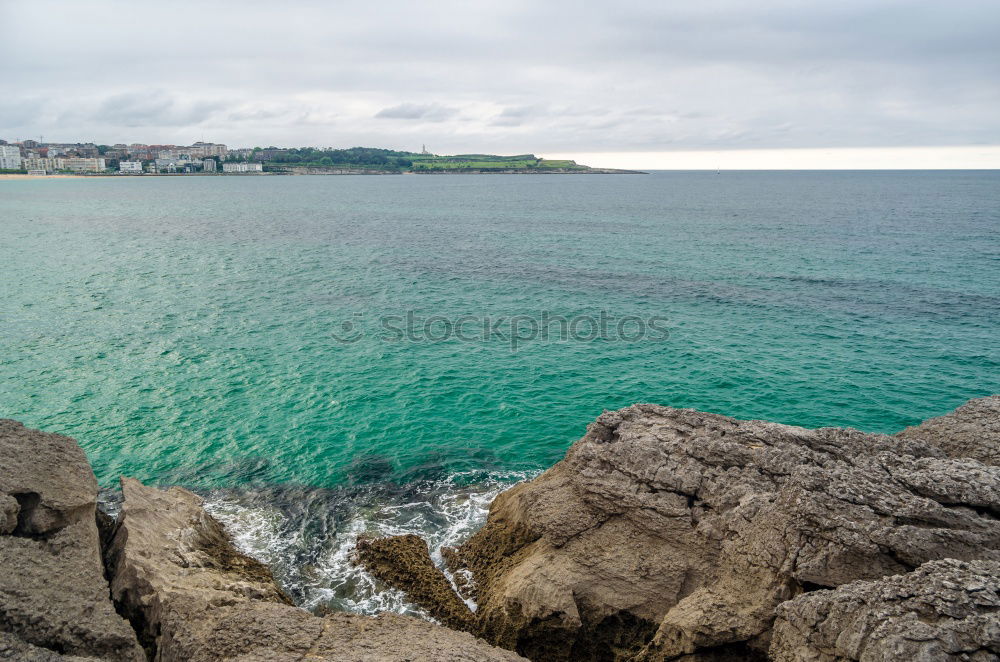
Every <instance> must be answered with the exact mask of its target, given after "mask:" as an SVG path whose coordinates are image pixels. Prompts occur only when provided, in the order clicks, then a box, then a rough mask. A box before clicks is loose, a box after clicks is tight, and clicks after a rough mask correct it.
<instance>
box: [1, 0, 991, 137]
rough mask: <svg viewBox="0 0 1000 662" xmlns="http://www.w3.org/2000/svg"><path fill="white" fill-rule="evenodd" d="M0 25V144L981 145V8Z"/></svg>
mask: <svg viewBox="0 0 1000 662" xmlns="http://www.w3.org/2000/svg"><path fill="white" fill-rule="evenodd" d="M0 22H2V23H4V24H10V25H44V26H45V30H44V48H39V43H40V42H39V39H41V37H39V34H38V31H35V30H15V31H12V32H11V34H9V35H7V36H6V38H5V39H4V40H0V58H3V61H4V62H5V63H7V64H8V66H7V67H6V68H5V70H4V86H5V90H4V99H3V101H2V102H0V137H3V138H12V137H17V136H25V135H38V134H41V133H44V134H45V135H46V136H47V137H51V138H52V139H66V140H70V139H93V140H98V141H103V142H117V141H119V140H125V141H132V140H141V141H150V142H168V141H172V140H185V139H190V136H191V135H192V134H194V135H196V136H197V137H199V138H201V137H203V138H205V139H209V140H219V141H223V142H227V143H231V144H235V145H253V144H278V143H283V144H295V145H304V144H323V145H355V144H372V145H381V146H387V147H402V148H419V146H420V144H421V143H424V142H426V143H427V144H428V145H431V144H433V145H434V149H435V151H438V152H446V151H455V152H461V151H466V152H474V151H488V150H489V151H500V152H509V153H517V152H524V151H537V152H544V151H557V150H558V151H601V150H613V151H625V150H657V149H724V148H747V147H851V146H893V145H902V146H905V145H963V144H965V145H968V144H981V143H993V144H995V143H997V142H1000V113H997V112H996V108H998V107H1000V40H997V39H996V38H995V36H996V34H1000V3H996V2H995V1H994V0H951V1H950V2H948V3H943V2H942V3H931V2H924V3H914V2H910V1H904V0H877V1H873V0H842V1H840V2H838V3H835V4H831V3H826V4H820V3H802V2H799V1H798V0H760V1H759V2H755V3H747V2H745V1H743V0H698V1H697V2H696V1H694V0H691V1H684V0H678V1H676V2H669V3H667V2H662V1H660V0H625V1H624V2H622V3H618V4H616V5H615V6H610V5H608V4H606V3H598V2H579V1H578V2H572V3H571V2H569V1H568V0H552V1H550V2H547V3H537V2H529V1H528V0H509V1H508V2H503V3H491V4H484V3H466V2H464V1H461V0H441V1H440V2H435V3H431V4H421V5H419V6H418V5H415V4H412V3H408V2H405V1H403V0H385V2H383V3H378V5H377V6H376V5H375V4H374V3H370V4H369V5H357V4H355V5H340V4H337V5H336V6H334V5H332V4H330V3H325V2H319V1H311V0H304V1H303V2H301V3H298V4H296V12H295V15H294V17H289V16H288V15H287V14H286V13H284V12H282V11H281V9H280V7H278V6H277V5H275V4H274V3H270V2H262V1H256V0H245V1H244V2H242V3H241V4H240V11H239V12H234V11H233V10H232V8H231V7H228V6H226V5H225V4H224V3H203V2H196V1H194V0H175V2H171V3H156V4H154V3H135V2H131V3H130V2H119V1H118V0H95V2H92V3H79V2H72V1H70V0H32V2H30V3H29V2H24V3H3V2H2V1H0ZM135 25H143V26H155V29H154V34H155V36H156V37H157V39H153V40H151V39H150V31H149V30H148V29H143V30H135V29H134V26H135ZM193 25H197V26H199V27H198V29H196V30H195V29H192V26H193ZM109 34H113V35H115V38H114V39H105V38H101V37H100V36H99V35H109ZM206 34H210V35H211V39H210V40H206V37H205V35H206ZM288 35H294V36H288ZM161 42H162V43H163V44H169V48H163V47H160V46H158V45H157V44H159V43H161ZM80 53H86V57H80ZM95 63H99V64H95Z"/></svg>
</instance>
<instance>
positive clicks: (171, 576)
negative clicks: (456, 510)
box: [109, 478, 521, 662]
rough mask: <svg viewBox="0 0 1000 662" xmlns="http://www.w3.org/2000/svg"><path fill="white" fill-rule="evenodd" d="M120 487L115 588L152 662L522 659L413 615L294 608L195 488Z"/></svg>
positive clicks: (127, 483)
mask: <svg viewBox="0 0 1000 662" xmlns="http://www.w3.org/2000/svg"><path fill="white" fill-rule="evenodd" d="M122 492H123V495H124V504H123V508H122V515H121V519H120V521H119V524H118V529H117V532H116V533H115V537H114V540H113V542H112V545H111V549H110V551H109V561H110V565H111V567H112V569H113V573H114V574H113V578H112V583H111V586H112V591H113V594H114V596H115V598H116V599H117V600H119V601H120V602H121V603H122V604H123V605H124V606H125V607H126V608H127V609H128V610H129V612H130V613H131V614H132V620H133V623H135V624H137V625H138V626H139V628H140V630H141V632H142V635H143V638H144V641H145V643H146V644H147V646H148V649H149V650H150V652H152V653H153V654H154V659H155V660H158V661H160V662H173V661H175V660H176V661H181V660H183V661H185V662H199V661H205V662H208V661H209V660H219V659H226V660H241V661H243V662H250V661H258V660H259V661H261V662H263V661H264V660H267V661H269V662H270V661H274V660H300V659H310V660H312V659H315V660H359V661H367V660H372V661H375V660H378V661H382V660H387V661H388V660H400V661H402V660H441V661H445V660H470V661H472V660H483V661H494V660H495V661H501V660H503V661H513V660H518V659H521V658H518V657H517V656H516V655H514V654H513V653H510V652H508V651H502V650H499V649H496V648H493V647H491V646H489V645H487V644H486V643H484V642H482V641H479V640H477V639H475V638H474V637H473V636H471V635H469V634H466V633H461V632H455V631H452V630H448V629H446V628H443V627H441V626H438V625H434V624H432V623H428V622H424V621H418V620H416V619H412V618H406V617H402V616H385V617H382V618H375V619H373V618H368V617H364V616H356V615H348V614H332V615H327V616H324V617H318V616H314V615H312V614H310V613H309V612H306V611H304V610H302V609H298V608H296V607H293V606H291V605H290V604H289V603H288V599H287V598H286V597H285V596H284V594H283V593H282V592H281V590H280V589H279V588H278V586H277V584H275V582H274V579H273V578H272V576H271V573H270V572H269V571H268V570H267V568H266V567H265V566H263V565H262V564H260V563H258V562H257V561H254V560H253V559H250V558H248V557H246V556H244V555H242V554H240V553H239V552H237V551H236V550H235V549H234V548H233V547H232V545H231V544H230V542H229V540H228V538H227V537H226V534H225V532H224V530H223V529H222V527H221V525H220V524H219V523H218V522H217V521H216V520H215V519H213V518H212V517H211V516H210V515H208V514H207V513H206V512H205V511H204V510H203V509H202V507H201V500H200V499H199V498H198V497H197V496H196V495H194V494H192V493H191V492H188V491H187V490H183V489H181V488H176V487H175V488H171V489H169V490H165V491H164V490H158V489H155V488H151V487H145V486H143V485H142V484H140V483H139V482H138V481H135V480H131V479H127V478H123V479H122Z"/></svg>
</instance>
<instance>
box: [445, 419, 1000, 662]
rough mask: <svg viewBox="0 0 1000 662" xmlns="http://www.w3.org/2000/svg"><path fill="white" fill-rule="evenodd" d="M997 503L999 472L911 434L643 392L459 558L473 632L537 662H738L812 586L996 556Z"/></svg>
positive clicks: (516, 498)
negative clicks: (779, 611)
mask: <svg viewBox="0 0 1000 662" xmlns="http://www.w3.org/2000/svg"><path fill="white" fill-rule="evenodd" d="M998 514H1000V469H998V468H997V467H992V466H987V465H984V464H982V463H979V462H976V461H974V460H971V459H950V458H948V457H946V455H945V452H944V451H943V450H941V449H940V448H938V447H936V446H933V445H930V444H927V443H924V442H922V441H919V440H915V439H908V438H905V437H903V438H896V437H890V436H887V435H875V434H864V433H861V432H858V431H856V430H841V429H832V428H825V429H819V430H807V429H804V428H798V427H792V426H787V425H780V424H776V423H767V422H763V421H738V420H735V419H732V418H728V417H725V416H718V415H714V414H706V413H701V412H697V411H693V410H681V409H672V408H668V407H660V406H656V405H635V406H632V407H628V408H626V409H623V410H621V411H617V412H606V413H604V414H603V415H602V416H600V417H599V418H598V420H597V421H596V422H595V423H593V424H592V425H591V426H590V427H589V428H588V432H587V434H586V436H585V437H584V438H583V439H581V440H580V441H578V442H577V443H576V444H574V445H573V447H572V448H571V449H570V451H569V452H568V453H567V455H566V457H565V459H563V460H562V461H561V462H559V463H558V464H556V465H555V466H554V467H553V468H551V469H550V470H549V471H547V472H545V473H544V474H543V475H542V476H540V477H539V478H537V479H535V480H533V481H530V482H527V483H524V484H521V485H519V486H517V487H515V488H513V489H511V490H509V491H508V492H505V493H503V494H501V495H500V496H499V497H498V498H497V499H496V500H495V501H494V503H493V505H492V507H491V509H490V515H489V518H488V521H487V524H486V525H485V527H484V528H483V529H481V530H480V531H479V532H478V533H477V534H476V535H474V536H473V537H472V538H471V539H470V540H469V541H468V542H466V543H465V544H464V545H462V546H461V548H460V549H459V550H458V551H457V553H456V555H455V556H456V557H457V558H458V559H459V561H460V563H461V564H464V565H465V566H466V567H467V568H468V569H470V570H471V571H472V573H473V576H474V579H475V585H476V595H475V597H476V598H477V600H478V603H479V608H478V611H477V620H478V623H477V625H478V627H479V632H480V634H481V636H483V637H484V638H486V639H487V640H488V641H491V642H493V643H496V644H498V645H501V646H504V647H505V648H510V649H512V650H516V651H518V652H520V653H522V654H524V655H526V656H527V657H529V658H531V659H534V660H543V659H544V660H546V662H548V661H549V660H574V661H576V660H625V659H635V660H644V661H656V660H673V659H690V660H692V661H693V660H708V659H733V660H736V659H741V660H742V659H754V658H755V657H756V658H763V657H764V656H765V654H766V651H767V650H768V646H769V643H770V635H771V628H772V624H773V621H774V614H775V608H776V607H777V606H778V605H779V604H781V603H783V602H785V601H786V600H789V599H791V598H794V597H795V596H797V595H800V594H802V593H804V592H806V591H810V590H813V589H816V588H823V587H836V586H840V585H842V584H845V583H848V582H852V581H855V580H874V579H879V578H881V577H885V576H889V575H895V574H899V573H905V572H908V571H910V570H913V569H914V568H917V567H918V566H920V565H921V564H923V563H925V562H927V561H931V560H935V559H944V558H955V559H965V560H971V559H988V560H994V561H1000V551H998V547H1000V521H998V520H997V515H998ZM683 656H691V657H688V658H684V657H683Z"/></svg>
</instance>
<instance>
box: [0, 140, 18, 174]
mask: <svg viewBox="0 0 1000 662" xmlns="http://www.w3.org/2000/svg"><path fill="white" fill-rule="evenodd" d="M20 169H21V148H20V147H18V146H17V145H0V170H20Z"/></svg>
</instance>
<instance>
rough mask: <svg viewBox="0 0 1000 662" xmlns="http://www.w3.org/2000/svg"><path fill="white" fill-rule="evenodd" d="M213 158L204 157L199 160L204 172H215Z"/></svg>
mask: <svg viewBox="0 0 1000 662" xmlns="http://www.w3.org/2000/svg"><path fill="white" fill-rule="evenodd" d="M215 165H216V164H215V159H205V160H204V161H202V162H201V169H202V171H204V172H215Z"/></svg>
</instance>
